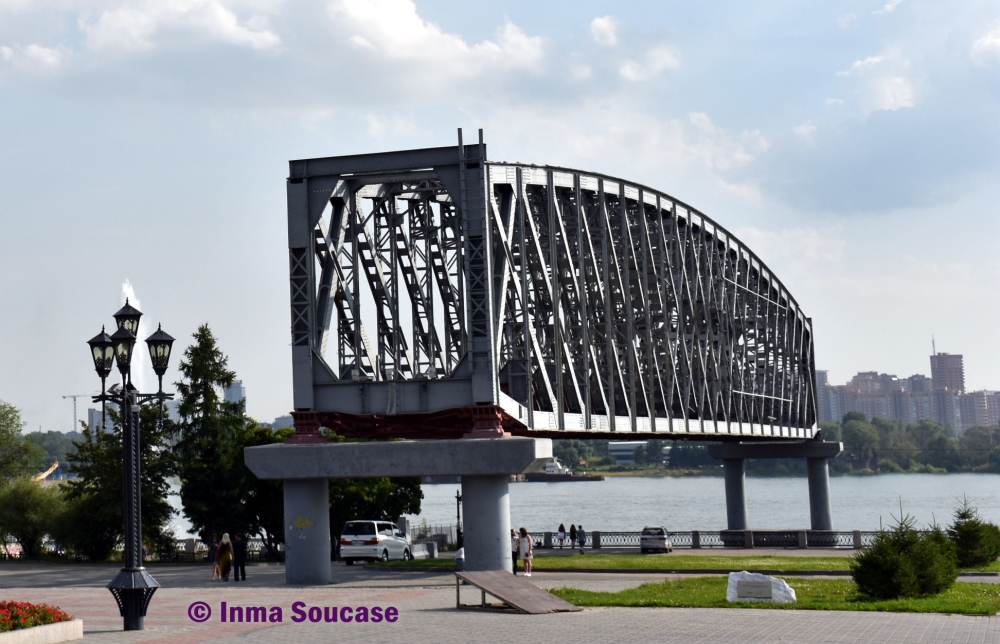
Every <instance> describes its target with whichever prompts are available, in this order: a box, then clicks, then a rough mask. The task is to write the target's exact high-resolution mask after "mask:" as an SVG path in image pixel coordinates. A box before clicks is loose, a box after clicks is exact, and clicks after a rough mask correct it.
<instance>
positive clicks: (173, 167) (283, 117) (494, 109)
mask: <svg viewBox="0 0 1000 644" xmlns="http://www.w3.org/2000/svg"><path fill="white" fill-rule="evenodd" d="M998 108H1000V4H998V3H996V2H995V0H993V1H989V2H987V1H977V0H968V1H965V2H949V3H942V2H934V1H931V0H927V1H922V0H888V1H887V2H886V1H885V0H878V1H873V0H866V1H861V0H841V1H838V2H829V1H825V2H824V1H822V0H819V1H815V0H814V1H809V2H790V1H785V2H782V1H770V0H762V1H761V2H753V3H747V2H737V1H732V2H722V1H719V2H701V3H690V2H642V3H639V2H623V1H618V2H593V1H588V0H583V1H579V0H578V1H576V2H546V3H538V2H526V1H523V0H508V2H504V3H472V2H464V3H459V2H447V1H445V0H431V1H427V2H424V1H421V2H417V3H414V2H412V1H411V0H322V1H320V0H317V1H311V0H304V1H300V2H295V3H291V2H282V1H277V2H267V1H265V0H148V1H147V0H0V224H2V228H0V230H2V233H3V234H2V237H0V240H2V244H3V247H2V252H0V275H2V281H0V302H2V303H3V313H2V315H0V352H2V355H3V358H2V359H0V399H2V400H5V401H7V402H10V403H12V404H14V405H16V406H17V407H19V408H20V409H21V410H22V413H23V417H24V420H25V421H26V423H27V429H28V430H29V431H34V430H37V429H39V428H41V429H43V430H58V431H67V430H69V429H70V428H71V427H72V414H73V412H72V402H71V401H70V400H66V399H63V398H62V396H64V395H70V394H88V393H94V392H95V391H96V390H97V389H98V388H99V386H100V385H99V380H98V378H97V376H96V375H95V374H94V372H93V366H92V362H91V361H90V358H89V354H88V352H87V347H86V345H85V342H86V341H87V340H88V339H90V338H91V337H92V336H93V335H95V334H96V333H97V332H98V331H99V330H100V327H101V325H102V324H107V325H109V326H110V325H112V324H113V319H112V318H111V315H112V314H113V313H114V312H115V311H116V310H117V309H118V308H119V306H120V304H121V296H122V293H123V283H124V282H125V281H126V280H128V282H129V284H130V286H131V289H132V291H130V292H132V293H134V297H137V298H139V299H140V300H141V303H142V307H141V308H142V310H143V312H144V313H145V314H146V317H145V318H144V320H145V321H147V322H148V324H149V325H155V324H156V323H162V324H163V328H164V330H166V331H167V332H168V333H170V334H172V335H173V336H174V337H176V338H177V339H178V342H177V345H176V352H175V355H178V354H179V353H180V352H182V351H183V349H184V348H185V347H186V346H187V345H188V344H189V343H190V339H191V334H192V333H193V332H194V331H195V329H196V328H197V327H198V325H200V324H202V323H206V322H207V323H208V324H209V325H210V326H211V328H212V330H213V332H214V333H215V335H216V337H217V338H218V341H219V346H220V348H221V349H222V350H223V351H224V352H225V353H226V354H227V355H228V357H229V366H230V367H231V368H232V369H233V370H235V372H236V374H237V377H238V378H240V379H242V380H243V382H244V386H245V387H246V392H247V409H248V413H249V414H250V415H251V416H253V417H254V418H257V419H258V420H262V421H265V422H266V421H270V420H273V419H274V418H275V417H276V416H280V415H284V414H286V413H287V412H288V411H290V408H291V404H292V403H291V400H292V392H291V358H290V348H289V345H290V331H289V325H290V315H289V304H288V300H289V294H288V260H287V239H286V227H285V218H286V211H285V178H286V176H287V172H288V166H287V161H288V160H290V159H300V158H312V157H322V156H337V155H343V154H357V153H365V152H377V151H384V150H393V149H406V148H419V147H436V146H444V145H454V143H455V140H456V128H458V127H463V128H465V129H466V137H467V138H472V137H474V136H475V134H474V133H475V131H476V129H477V128H483V129H484V130H485V139H486V142H487V145H488V147H489V156H490V158H491V159H492V160H509V161H522V162H530V163H538V164H551V165H561V166H568V167H576V168H582V169H585V170H590V171H594V172H601V173H604V174H608V175H612V176H618V177H623V178H626V179H629V180H632V181H636V182H640V183H643V184H646V185H649V186H652V187H655V188H657V189H659V190H662V191H664V192H667V193H669V194H671V195H674V196H675V197H677V198H678V199H681V200H683V201H685V202H687V203H690V204H692V205H693V206H695V207H697V208H699V209H700V210H701V211H702V212H704V213H706V214H707V215H709V216H710V217H712V218H713V219H715V220H716V221H718V222H719V223H720V224H722V225H723V226H725V227H726V228H728V229H729V230H731V231H733V232H734V233H735V234H736V235H737V236H738V237H739V238H740V239H742V240H743V241H744V242H746V243H747V244H748V245H749V246H750V248H752V249H753V250H754V251H755V252H756V253H757V254H758V256H759V257H761V259H763V261H764V262H766V263H767V264H768V266H770V267H771V269H772V270H773V271H774V273H775V274H776V275H777V276H778V277H779V278H780V279H781V280H782V281H783V282H784V284H785V285H786V287H787V288H788V289H789V291H790V292H791V293H792V295H793V296H794V297H795V298H796V300H797V301H798V302H799V304H800V305H801V306H802V308H803V310H804V311H805V312H806V313H807V314H808V315H810V316H811V317H812V318H813V325H814V337H815V347H816V363H817V367H818V368H820V369H829V370H830V378H831V382H833V383H841V382H844V381H846V380H848V379H849V378H850V377H851V376H852V375H853V374H854V373H855V372H857V371H869V370H877V371H879V372H888V373H893V374H896V375H898V376H900V377H904V376H909V375H912V374H914V373H924V374H928V373H929V361H928V355H929V354H930V349H931V336H932V334H933V335H934V337H935V339H936V343H937V348H938V350H939V351H947V352H950V353H961V354H964V355H965V372H966V384H967V388H968V389H970V390H978V389H1000V367H998V365H1000V334H998V333H997V329H996V323H995V320H996V319H997V318H998V315H1000V286H998V283H997V277H998V276H1000V253H997V251H996V247H997V241H998V232H1000V224H998V221H1000V218H998V214H1000V212H998V205H997V204H998V202H1000V183H998V181H997V177H998V176H1000V175H998V173H997V171H998V169H1000V109H998ZM470 132H471V133H472V134H470ZM148 328H149V330H150V331H151V330H152V329H154V328H155V326H149V327H148ZM177 363H178V357H175V358H174V359H173V360H172V368H171V370H170V371H169V372H168V373H167V377H166V380H167V382H168V383H172V382H173V381H175V380H177V379H178V374H177V371H176V365H177ZM88 406H92V405H90V404H89V403H87V401H85V400H80V412H79V414H80V417H81V418H85V416H86V412H85V409H86V408H87V407H88Z"/></svg>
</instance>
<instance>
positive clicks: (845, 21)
mask: <svg viewBox="0 0 1000 644" xmlns="http://www.w3.org/2000/svg"><path fill="white" fill-rule="evenodd" d="M857 21H858V16H857V14H854V13H848V14H845V15H843V16H838V17H837V26H838V27H840V28H841V29H845V28H847V27H852V26H854V24H855V23H857Z"/></svg>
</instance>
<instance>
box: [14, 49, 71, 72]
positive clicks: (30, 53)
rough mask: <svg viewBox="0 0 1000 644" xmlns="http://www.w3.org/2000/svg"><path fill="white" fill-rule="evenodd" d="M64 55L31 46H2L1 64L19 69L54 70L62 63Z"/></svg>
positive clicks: (52, 50)
mask: <svg viewBox="0 0 1000 644" xmlns="http://www.w3.org/2000/svg"><path fill="white" fill-rule="evenodd" d="M62 59H63V55H62V52H60V51H59V50H58V49H53V48H51V47H43V46H41V45H37V44H30V45H26V46H24V47H22V46H20V45H12V46H8V45H3V46H0V63H3V64H5V65H9V66H11V67H16V68H19V69H25V70H31V69H35V70H38V69H53V68H56V67H58V66H59V65H60V63H62Z"/></svg>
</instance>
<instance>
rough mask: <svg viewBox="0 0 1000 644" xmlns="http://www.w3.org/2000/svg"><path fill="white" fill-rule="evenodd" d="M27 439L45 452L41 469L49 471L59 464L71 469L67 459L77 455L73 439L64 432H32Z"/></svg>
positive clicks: (40, 464)
mask: <svg viewBox="0 0 1000 644" xmlns="http://www.w3.org/2000/svg"><path fill="white" fill-rule="evenodd" d="M25 438H26V439H27V440H28V441H29V442H30V443H31V444H32V445H34V446H35V447H37V448H38V449H39V450H41V451H42V452H44V456H43V457H42V462H41V463H39V468H41V469H43V470H44V469H48V468H49V467H51V466H52V465H53V464H54V463H56V462H58V463H59V464H60V465H61V466H63V467H64V468H65V469H66V470H67V471H68V470H69V469H70V467H69V461H68V460H67V457H68V456H69V455H70V454H75V453H76V445H74V444H73V438H72V437H70V436H67V435H66V434H64V433H62V432H54V431H51V430H49V431H47V432H40V431H39V432H31V433H30V434H28V435H27V436H25Z"/></svg>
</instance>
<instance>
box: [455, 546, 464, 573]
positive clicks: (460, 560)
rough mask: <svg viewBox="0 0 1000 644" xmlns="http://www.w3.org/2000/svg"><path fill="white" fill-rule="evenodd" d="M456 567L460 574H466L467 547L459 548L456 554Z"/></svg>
mask: <svg viewBox="0 0 1000 644" xmlns="http://www.w3.org/2000/svg"><path fill="white" fill-rule="evenodd" d="M455 567H456V568H458V571H459V572H465V546H459V548H458V552H456V553H455Z"/></svg>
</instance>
